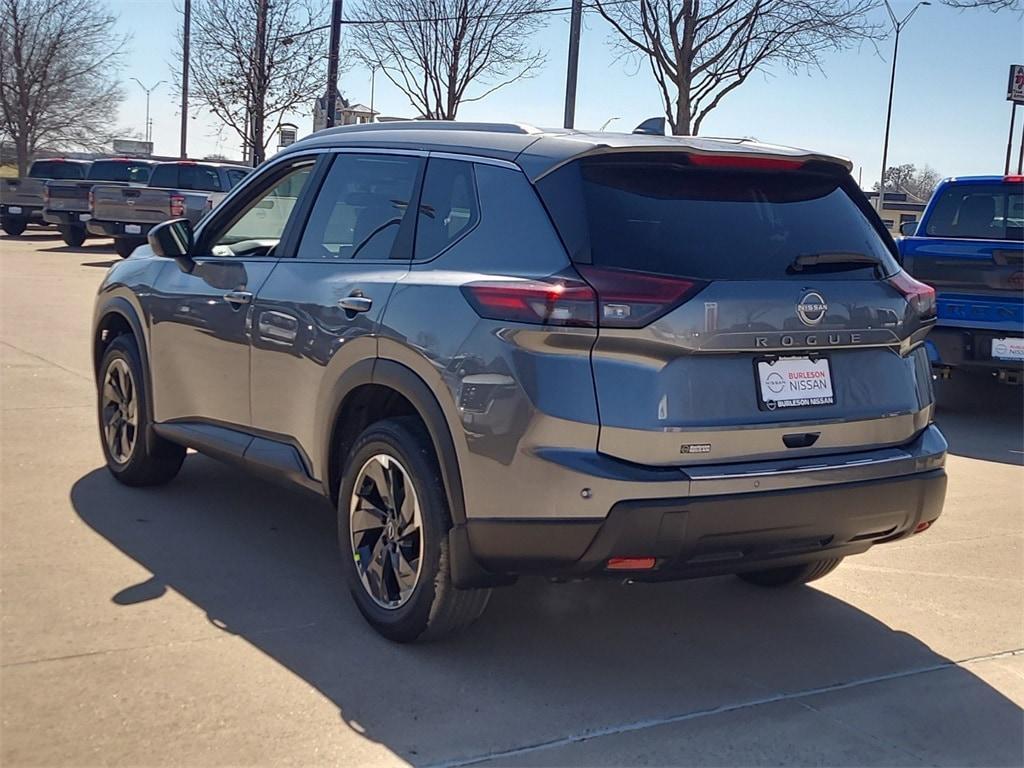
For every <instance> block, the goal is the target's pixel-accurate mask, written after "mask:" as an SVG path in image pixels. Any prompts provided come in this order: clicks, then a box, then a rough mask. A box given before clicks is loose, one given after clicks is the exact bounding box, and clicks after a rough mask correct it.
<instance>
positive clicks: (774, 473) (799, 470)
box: [683, 453, 911, 483]
mask: <svg viewBox="0 0 1024 768" xmlns="http://www.w3.org/2000/svg"><path fill="white" fill-rule="evenodd" d="M909 458H911V456H910V454H909V453H904V454H902V455H900V456H886V457H885V458H879V459H857V460H855V461H844V462H840V463H838V464H815V465H813V466H809V467H794V468H793V469H774V470H764V471H761V472H736V473H733V474H719V475H700V474H692V475H690V479H691V480H693V481H694V482H698V483H699V482H702V481H704V480H736V479H740V478H744V477H780V476H782V475H798V474H803V473H805V472H828V471H831V470H836V469H844V468H846V467H863V466H865V465H869V464H870V465H877V464H888V463H890V462H893V461H906V460H907V459H909ZM683 470H684V471H686V472H687V474H689V470H690V468H688V467H683Z"/></svg>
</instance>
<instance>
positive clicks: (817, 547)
mask: <svg viewBox="0 0 1024 768" xmlns="http://www.w3.org/2000/svg"><path fill="white" fill-rule="evenodd" d="M945 495H946V473H945V470H943V469H935V470H931V471H929V472H923V473H919V474H914V475H910V476H907V477H896V478H887V479H884V480H873V481H867V482H860V483H849V484H842V485H835V486H829V487H826V488H813V487H812V488H800V489H793V490H785V491H772V492H768V493H746V494H736V495H727V496H709V497H698V498H682V499H658V500H643V501H622V502H619V503H617V504H616V505H615V506H614V507H612V509H611V511H610V512H609V514H608V517H607V518H604V519H601V520H537V519H534V520H470V521H469V522H467V524H466V528H467V535H468V544H469V548H470V549H471V551H472V554H473V556H474V558H475V559H476V561H477V562H478V563H479V564H480V565H481V566H482V567H483V568H485V569H486V570H487V571H489V572H491V573H496V574H520V573H542V574H545V575H549V576H557V577H567V578H573V577H588V576H614V577H618V578H622V577H623V576H629V577H630V578H634V579H641V580H663V579H680V578H692V577H699V576H714V575H721V574H727V573H738V572H741V571H745V570H759V569H764V568H774V567H781V566H785V565H792V564H796V563H803V562H810V561H813V560H820V559H828V558H834V557H844V556H846V555H853V554H858V553H860V552H864V551H865V550H867V549H868V548H870V547H871V546H872V545H874V544H879V543H883V542H888V541H894V540H897V539H901V538H904V537H906V536H910V535H912V534H913V533H914V530H915V528H916V526H917V525H918V524H919V523H925V522H927V523H931V522H933V521H934V520H935V519H936V518H938V517H939V515H940V514H941V513H942V505H943V501H944V499H945ZM612 557H653V558H655V562H656V565H655V567H654V568H653V569H652V570H644V571H628V572H626V571H619V570H616V571H608V570H607V569H606V567H605V566H606V564H607V562H608V559H609V558H612Z"/></svg>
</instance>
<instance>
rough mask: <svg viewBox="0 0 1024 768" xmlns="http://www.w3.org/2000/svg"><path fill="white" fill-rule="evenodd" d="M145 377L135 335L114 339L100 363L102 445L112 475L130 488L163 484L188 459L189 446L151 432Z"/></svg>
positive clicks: (99, 414)
mask: <svg viewBox="0 0 1024 768" xmlns="http://www.w3.org/2000/svg"><path fill="white" fill-rule="evenodd" d="M126 374H127V377H126ZM145 375H146V372H145V371H144V370H143V368H142V363H141V360H140V358H139V350H138V348H137V347H136V345H135V339H134V337H132V336H130V335H122V336H118V337H117V338H116V339H114V341H113V342H111V344H110V346H109V347H107V351H106V352H105V353H104V355H103V360H102V361H101V362H100V375H99V379H98V381H97V387H96V390H97V398H96V400H97V415H98V418H99V433H100V444H101V445H102V446H103V457H104V458H105V459H106V461H107V469H108V470H110V474H112V475H113V476H114V477H115V478H116V479H117V480H118V481H119V482H121V483H124V484H125V485H131V486H146V485H163V484H164V483H166V482H169V481H170V480H172V479H173V478H174V476H175V475H177V474H178V470H179V469H181V463H182V462H183V461H184V460H185V448H183V447H182V446H180V445H177V444H175V443H171V442H168V441H167V440H164V439H163V438H161V437H158V436H157V435H151V434H149V432H150V429H149V427H150V421H149V416H148V413H149V403H148V401H147V400H146V387H145ZM118 403H120V404H122V405H123V407H122V405H119V404H118ZM133 420H134V424H132V421H133ZM119 430H123V432H122V431H119ZM147 437H148V439H147Z"/></svg>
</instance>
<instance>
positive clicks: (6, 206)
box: [0, 157, 92, 236]
mask: <svg viewBox="0 0 1024 768" xmlns="http://www.w3.org/2000/svg"><path fill="white" fill-rule="evenodd" d="M91 164H92V163H91V161H89V160H65V159H64V158H60V157H51V158H46V159H40V160H36V161H35V162H34V163H32V165H30V166H29V167H28V176H19V177H18V178H15V179H2V180H0V226H2V227H3V230H4V232H6V233H7V234H8V235H14V236H17V235H20V234H21V233H22V232H24V231H25V227H27V226H28V225H29V224H43V223H44V222H43V189H44V187H45V185H46V182H47V181H49V180H50V179H79V180H81V179H84V178H85V175H86V174H87V173H88V172H89V166H90V165H91Z"/></svg>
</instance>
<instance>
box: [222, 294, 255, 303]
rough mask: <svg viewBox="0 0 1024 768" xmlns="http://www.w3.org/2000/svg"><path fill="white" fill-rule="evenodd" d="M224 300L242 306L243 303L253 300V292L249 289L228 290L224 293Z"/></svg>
mask: <svg viewBox="0 0 1024 768" xmlns="http://www.w3.org/2000/svg"><path fill="white" fill-rule="evenodd" d="M224 301H226V302H227V303H228V304H233V305H234V306H236V307H240V306H242V305H243V304H248V303H249V302H251V301H252V294H251V293H249V292H248V291H228V292H227V293H225V294H224Z"/></svg>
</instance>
